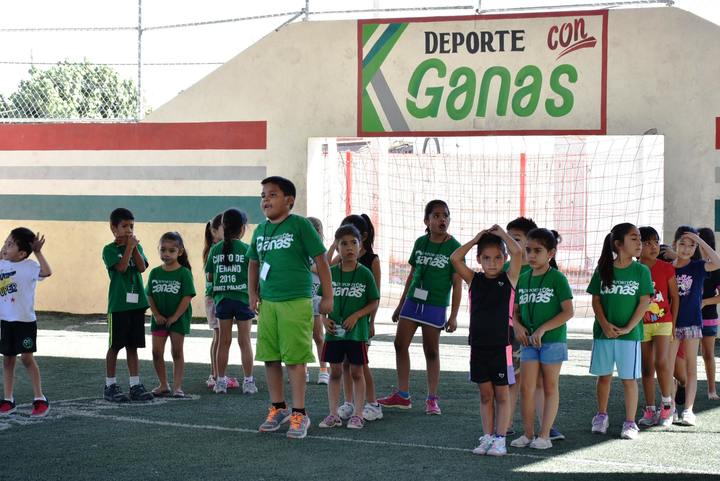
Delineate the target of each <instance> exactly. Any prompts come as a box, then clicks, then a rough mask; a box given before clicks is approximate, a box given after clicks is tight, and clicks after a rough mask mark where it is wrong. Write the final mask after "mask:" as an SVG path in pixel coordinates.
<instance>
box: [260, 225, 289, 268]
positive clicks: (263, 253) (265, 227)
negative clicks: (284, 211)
mask: <svg viewBox="0 0 720 481" xmlns="http://www.w3.org/2000/svg"><path fill="white" fill-rule="evenodd" d="M289 218H290V216H287V217H285V218H284V219H283V220H282V221H281V222H279V223H277V224H275V228H274V229H273V230H272V232H270V238H271V239H272V238H273V236H274V235H275V233H276V232H277V230H278V229H279V228H280V226H281V225H283V224H284V223H285V221H286V220H288V219H289ZM268 223H270V224H272V222H270V221H268V222H266V223H265V225H264V226H263V242H265V239H267V237H266V235H265V234H266V231H267V225H268ZM259 254H260V251H258V257H260V255H259ZM265 255H266V254H265V249H263V250H262V257H260V264H262V263H263V262H265Z"/></svg>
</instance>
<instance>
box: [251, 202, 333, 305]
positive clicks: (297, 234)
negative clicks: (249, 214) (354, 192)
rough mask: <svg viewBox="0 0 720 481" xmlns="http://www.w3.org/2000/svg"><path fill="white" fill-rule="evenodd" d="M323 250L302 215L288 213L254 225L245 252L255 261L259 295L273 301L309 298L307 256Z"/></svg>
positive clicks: (313, 230)
mask: <svg viewBox="0 0 720 481" xmlns="http://www.w3.org/2000/svg"><path fill="white" fill-rule="evenodd" d="M323 252H325V247H324V246H323V244H322V240H321V239H320V235H319V234H318V233H317V231H316V230H315V228H314V227H313V226H312V224H311V223H310V221H309V220H307V219H306V218H305V217H301V216H299V215H295V214H290V216H289V217H287V218H286V219H285V220H283V221H282V222H280V223H277V224H273V223H272V222H270V221H269V220H266V221H265V222H263V223H261V224H260V225H258V226H257V227H256V228H255V232H253V237H252V241H251V242H250V247H249V248H248V251H247V256H248V258H250V259H251V260H255V261H258V264H259V266H258V268H259V273H260V297H261V298H262V299H267V300H269V301H274V302H280V301H288V300H291V299H299V298H311V297H312V279H311V277H310V261H309V258H310V257H313V258H314V257H317V256H319V255H320V254H322V253H323Z"/></svg>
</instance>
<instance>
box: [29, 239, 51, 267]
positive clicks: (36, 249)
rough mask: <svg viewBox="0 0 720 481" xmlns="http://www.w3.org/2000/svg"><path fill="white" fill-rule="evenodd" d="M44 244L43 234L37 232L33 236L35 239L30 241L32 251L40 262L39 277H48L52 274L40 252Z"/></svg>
mask: <svg viewBox="0 0 720 481" xmlns="http://www.w3.org/2000/svg"><path fill="white" fill-rule="evenodd" d="M44 245H45V236H44V235H42V234H40V233H39V232H38V233H37V235H36V236H35V240H34V241H33V243H32V251H33V253H34V254H35V257H36V258H37V260H38V264H40V277H50V276H51V275H52V269H51V268H50V264H49V263H48V261H47V259H45V256H44V255H43V253H42V248H43V246H44Z"/></svg>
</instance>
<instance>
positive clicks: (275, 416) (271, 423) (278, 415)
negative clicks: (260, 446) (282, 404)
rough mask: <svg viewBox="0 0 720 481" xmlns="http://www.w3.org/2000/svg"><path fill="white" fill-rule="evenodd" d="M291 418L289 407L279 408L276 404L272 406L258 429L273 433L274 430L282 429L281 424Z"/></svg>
mask: <svg viewBox="0 0 720 481" xmlns="http://www.w3.org/2000/svg"><path fill="white" fill-rule="evenodd" d="M289 420H290V410H289V409H287V408H285V409H278V408H276V407H275V406H270V409H269V410H268V415H267V418H266V419H265V422H264V423H262V424H261V425H260V427H259V428H258V431H261V432H263V433H271V432H273V431H277V430H278V429H280V426H282V425H283V424H284V423H286V422H288V421H289Z"/></svg>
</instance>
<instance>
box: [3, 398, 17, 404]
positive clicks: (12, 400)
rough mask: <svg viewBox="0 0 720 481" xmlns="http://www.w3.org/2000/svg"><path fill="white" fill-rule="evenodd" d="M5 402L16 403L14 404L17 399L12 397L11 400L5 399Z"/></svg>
mask: <svg viewBox="0 0 720 481" xmlns="http://www.w3.org/2000/svg"><path fill="white" fill-rule="evenodd" d="M5 400H6V401H10V402H11V403H14V402H15V397H11V398H10V399H8V398H5Z"/></svg>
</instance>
